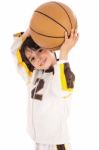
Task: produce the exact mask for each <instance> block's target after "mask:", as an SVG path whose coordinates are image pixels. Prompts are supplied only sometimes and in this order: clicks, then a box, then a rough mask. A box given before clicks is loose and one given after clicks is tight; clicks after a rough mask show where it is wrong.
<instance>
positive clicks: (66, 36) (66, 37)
mask: <svg viewBox="0 0 99 150" xmlns="http://www.w3.org/2000/svg"><path fill="white" fill-rule="evenodd" d="M66 39H68V35H67V32H66V31H65V40H66Z"/></svg>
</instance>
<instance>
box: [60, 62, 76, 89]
mask: <svg viewBox="0 0 99 150" xmlns="http://www.w3.org/2000/svg"><path fill="white" fill-rule="evenodd" d="M59 65H60V81H61V87H62V90H64V91H69V92H71V91H73V88H68V87H67V79H66V76H65V73H64V64H59Z"/></svg>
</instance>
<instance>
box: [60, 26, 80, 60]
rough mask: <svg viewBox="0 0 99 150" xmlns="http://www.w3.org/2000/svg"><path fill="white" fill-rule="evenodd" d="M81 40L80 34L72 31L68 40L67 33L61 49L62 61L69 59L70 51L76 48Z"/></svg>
mask: <svg viewBox="0 0 99 150" xmlns="http://www.w3.org/2000/svg"><path fill="white" fill-rule="evenodd" d="M78 38H79V33H77V30H74V29H72V30H71V35H70V37H69V38H68V37H67V33H66V32H65V41H64V43H63V44H62V46H61V47H60V59H67V57H68V53H69V51H70V50H71V49H72V48H73V47H74V46H75V44H76V43H77V41H78Z"/></svg>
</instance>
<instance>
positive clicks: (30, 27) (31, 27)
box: [30, 26, 64, 38]
mask: <svg viewBox="0 0 99 150" xmlns="http://www.w3.org/2000/svg"><path fill="white" fill-rule="evenodd" d="M30 29H31V30H32V31H33V32H35V33H37V34H39V35H41V36H45V37H49V38H64V37H63V36H59V37H57V36H49V35H45V34H42V33H39V32H37V31H35V30H34V29H33V28H32V27H31V26H30Z"/></svg>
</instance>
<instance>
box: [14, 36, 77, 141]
mask: <svg viewBox="0 0 99 150" xmlns="http://www.w3.org/2000/svg"><path fill="white" fill-rule="evenodd" d="M21 44H22V40H21V37H20V36H19V35H17V36H16V37H15V41H14V43H13V45H12V53H13V55H14V57H15V59H16V62H17V68H18V71H19V72H20V74H21V75H22V76H23V77H24V79H25V81H26V85H27V87H28V93H29V99H28V121H27V123H28V133H29V134H30V136H31V137H32V139H33V140H34V141H36V142H38V143H42V144H64V143H68V142H69V135H68V126H67V118H68V114H69V109H70V103H71V94H72V91H73V87H74V74H73V73H72V71H71V70H70V66H69V63H68V62H66V61H58V62H57V64H55V65H54V66H53V67H54V73H53V72H44V71H42V70H39V71H38V70H34V71H33V72H30V70H29V69H28V67H27V65H26V64H25V63H24V62H23V61H22V58H21V55H20V46H21Z"/></svg>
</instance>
